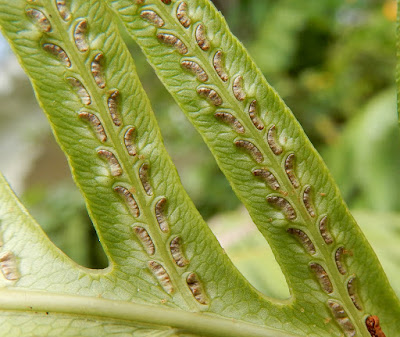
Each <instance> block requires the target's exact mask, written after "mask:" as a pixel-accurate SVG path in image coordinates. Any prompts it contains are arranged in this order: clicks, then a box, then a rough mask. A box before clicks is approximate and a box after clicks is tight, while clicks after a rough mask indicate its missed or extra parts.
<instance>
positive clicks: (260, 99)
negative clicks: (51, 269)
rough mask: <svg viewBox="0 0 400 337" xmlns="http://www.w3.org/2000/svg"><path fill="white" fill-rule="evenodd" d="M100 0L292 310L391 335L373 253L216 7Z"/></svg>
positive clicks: (388, 304)
mask: <svg viewBox="0 0 400 337" xmlns="http://www.w3.org/2000/svg"><path fill="white" fill-rule="evenodd" d="M109 2H110V4H111V5H112V6H113V8H114V9H115V11H116V12H117V13H118V15H119V16H120V18H121V20H122V21H123V22H124V24H125V26H126V28H127V30H128V32H129V33H130V34H131V36H132V37H133V38H134V39H135V40H136V41H137V42H138V44H139V45H140V46H141V48H142V49H143V51H144V53H145V54H146V56H147V58H148V60H149V61H150V63H151V64H152V65H153V67H154V68H155V70H156V72H157V74H158V76H159V77H160V79H161V81H162V82H163V83H164V84H165V86H166V87H167V88H168V90H169V91H170V92H171V94H172V96H173V97H174V98H175V100H176V101H177V102H178V104H179V105H180V107H181V108H182V109H183V111H184V112H185V113H186V114H187V116H188V118H189V120H190V121H191V122H192V123H193V125H194V126H195V127H196V128H197V130H198V131H199V132H200V134H201V135H202V136H203V138H204V140H205V142H206V143H207V144H208V146H209V148H210V150H211V151H212V153H213V154H214V156H215V158H216V160H217V162H218V164H219V166H220V167H221V169H222V171H223V172H224V174H225V175H226V176H227V178H228V180H229V181H230V183H231V185H232V187H233V189H234V191H235V193H236V194H237V195H238V197H239V198H240V199H241V201H242V202H243V203H244V204H245V206H246V207H247V209H248V211H249V213H250V215H251V217H252V219H253V221H254V222H255V224H256V225H257V226H258V228H259V230H260V231H261V233H262V234H263V235H264V236H265V237H266V238H267V240H268V242H269V243H270V245H271V248H272V250H273V251H274V253H275V256H276V259H277V261H278V262H279V264H280V265H281V267H282V270H283V273H284V274H285V276H286V279H287V282H288V284H289V287H290V289H291V292H292V294H293V303H292V307H293V308H294V310H295V311H296V312H298V313H300V312H301V313H302V312H304V316H303V317H307V318H306V319H307V320H308V319H309V320H310V322H313V323H314V324H317V325H319V326H321V323H322V322H323V321H324V320H326V319H327V318H328V317H329V320H333V321H334V322H336V324H338V326H340V329H341V330H342V333H343V332H344V333H345V334H346V335H349V336H353V335H363V336H368V335H369V333H368V331H367V329H366V324H365V319H366V317H367V316H368V315H375V314H376V315H378V316H379V317H380V320H381V322H382V326H383V327H384V330H385V331H387V333H388V334H390V331H391V333H393V334H395V331H398V329H399V326H398V324H399V323H397V322H396V319H395V317H398V316H399V313H400V311H399V310H400V307H399V302H398V299H397V297H396V296H395V294H394V292H393V290H392V289H391V287H390V285H389V283H388V281H387V278H386V276H385V274H384V272H383V270H382V268H381V267H380V264H379V262H378V259H377V258H376V256H375V254H374V252H373V251H372V249H371V247H370V246H369V244H368V242H367V241H366V239H365V237H364V236H363V234H362V233H361V231H360V229H359V228H358V226H357V224H356V223H355V221H354V219H353V218H352V216H351V215H350V213H349V211H348V210H347V207H346V206H345V204H344V202H343V200H342V198H341V196H340V193H339V190H338V188H337V187H336V185H335V183H334V182H333V180H332V178H331V176H330V174H329V172H328V170H327V168H326V166H325V164H324V163H323V161H322V159H321V158H320V156H319V155H318V153H317V152H316V151H315V149H314V148H313V146H312V144H311V143H310V142H309V140H308V139H307V137H306V135H305V134H304V132H303V131H302V129H301V127H300V125H299V124H298V122H297V121H296V120H295V118H294V117H293V115H292V113H291V112H290V110H289V109H288V107H287V106H286V105H285V104H284V103H283V101H282V100H281V99H280V97H279V96H278V94H277V93H276V92H275V91H274V90H273V89H272V88H271V87H270V86H269V84H268V83H267V82H266V80H265V79H264V77H263V76H262V74H261V73H260V71H259V70H258V69H257V67H256V66H255V65H254V63H253V61H252V60H251V58H250V57H249V56H248V55H247V52H246V51H245V49H244V47H243V46H242V45H241V44H240V42H239V41H238V40H237V39H236V38H235V37H233V36H232V34H231V33H230V31H229V29H228V27H227V25H226V23H225V21H224V19H223V18H222V16H221V15H220V14H219V13H218V12H217V11H216V9H215V8H214V7H213V6H212V5H211V4H210V3H209V2H208V1H205V0H193V1H187V2H184V1H171V2H170V1H168V3H167V2H162V1H156V0H149V1H146V2H145V3H143V2H136V3H135V2H132V1H127V0H109ZM144 12H151V13H153V14H152V15H153V16H154V17H157V18H160V20H162V22H163V25H157V24H156V23H155V22H154V20H148V18H146V17H144ZM149 21H150V22H149ZM355 280H356V281H355ZM355 285H357V290H355V288H356V286H355ZM355 293H357V294H355ZM310 302H312V303H314V304H316V303H317V302H319V303H321V306H318V305H317V304H316V306H317V307H318V309H315V307H314V309H311V308H309V307H308V305H309V304H310ZM316 311H317V312H316ZM339 311H340V312H341V311H344V313H343V314H339ZM342 316H343V317H342ZM331 335H335V334H334V333H332V334H331Z"/></svg>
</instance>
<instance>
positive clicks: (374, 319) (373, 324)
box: [365, 315, 386, 337]
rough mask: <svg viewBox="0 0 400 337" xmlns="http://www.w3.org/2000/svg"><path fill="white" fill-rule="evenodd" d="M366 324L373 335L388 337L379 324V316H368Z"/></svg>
mask: <svg viewBox="0 0 400 337" xmlns="http://www.w3.org/2000/svg"><path fill="white" fill-rule="evenodd" d="M365 325H366V326H367V329H368V332H369V333H370V335H371V336H372V337H386V335H385V334H384V333H383V331H382V329H381V327H380V326H379V318H378V316H372V315H371V316H368V317H367V319H366V320H365Z"/></svg>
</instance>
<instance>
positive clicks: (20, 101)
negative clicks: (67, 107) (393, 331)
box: [0, 0, 400, 297]
mask: <svg viewBox="0 0 400 337" xmlns="http://www.w3.org/2000/svg"><path fill="white" fill-rule="evenodd" d="M214 3H215V5H216V6H217V8H218V9H220V10H221V11H222V13H223V14H224V16H225V18H226V20H227V21H228V24H229V25H230V27H231V30H232V31H233V33H234V34H235V35H236V36H237V37H238V38H239V39H240V40H241V41H242V42H243V44H244V45H245V46H246V47H247V48H248V50H249V51H250V54H251V55H252V57H253V59H254V60H255V61H256V63H257V64H258V66H259V67H260V68H261V70H262V71H263V73H264V74H265V76H266V78H267V80H268V81H269V83H270V84H271V85H272V86H273V87H274V88H275V89H276V90H277V91H278V92H279V94H280V95H281V96H282V98H283V99H284V100H285V102H286V103H287V105H288V106H289V107H290V108H291V109H292V111H293V113H294V114H295V115H296V117H297V118H298V120H299V121H300V123H301V124H302V126H303V127H304V129H305V131H306V133H307V135H308V137H309V138H310V140H311V141H312V143H313V144H314V146H315V147H316V148H317V149H318V150H319V151H320V153H321V154H322V156H323V158H324V159H325V161H326V163H327V165H328V167H329V168H330V169H331V171H332V174H333V176H334V177H335V179H336V181H337V182H338V184H339V187H340V189H341V191H342V194H343V196H344V198H345V200H346V202H347V203H348V205H349V207H350V208H351V209H357V212H356V214H357V215H358V216H357V217H358V218H360V219H364V220H362V222H364V223H368V225H365V226H366V227H365V228H366V229H365V230H366V232H370V233H374V232H375V231H376V229H378V228H379V229H380V230H381V228H385V229H384V230H386V231H387V233H389V234H388V235H386V236H385V235H383V238H382V239H381V243H379V240H378V243H376V245H380V244H381V245H382V247H384V246H385V244H386V246H388V245H389V246H390V244H388V241H387V240H395V239H398V240H400V215H399V214H400V188H399V187H400V156H399V153H400V152H399V150H400V138H399V130H398V128H397V113H396V90H395V76H394V74H395V66H396V57H395V40H396V35H395V18H396V2H395V1H392V0H385V1H384V0H362V1H356V0H345V1H343V0H341V1H339V0H324V1H298V0H263V1H261V0H230V1H228V0H218V1H217V0H215V1H214ZM127 43H128V45H129V48H130V50H131V52H132V54H133V57H134V59H135V61H136V64H137V69H138V72H139V76H140V78H141V79H142V81H143V85H144V87H145V89H146V91H147V93H148V95H149V97H150V101H152V102H153V103H152V104H153V108H154V110H155V113H156V115H157V118H158V121H159V124H160V127H161V131H162V134H163V136H164V139H165V144H166V147H167V149H168V151H169V153H170V154H171V156H172V158H173V160H174V162H175V164H176V166H177V168H178V171H179V174H180V176H181V179H182V182H183V184H184V186H185V188H186V190H187V191H188V193H189V195H190V196H191V198H192V199H193V201H194V203H195V204H196V206H197V207H198V209H199V211H200V212H201V214H202V215H203V216H204V217H205V218H206V219H207V220H209V219H210V224H212V226H213V228H214V229H215V231H216V232H217V234H218V235H220V238H221V242H222V244H223V246H224V247H225V248H226V249H227V251H228V254H231V256H232V257H234V260H235V263H237V264H238V265H240V264H241V263H242V267H241V270H242V272H243V273H244V274H246V276H248V277H250V278H251V279H252V282H253V284H254V285H256V286H257V288H258V289H260V290H262V291H264V292H266V293H269V294H272V295H275V296H281V297H285V296H286V295H287V289H286V290H285V289H282V290H279V289H278V290H277V289H276V288H275V290H274V287H273V286H271V285H268V284H266V283H268V281H265V280H264V279H263V276H262V275H258V274H257V270H259V269H260V268H259V267H258V266H264V267H265V266H267V265H268V266H270V265H269V263H271V266H270V267H269V268H271V269H273V270H276V273H277V275H278V274H279V269H278V268H277V266H276V265H275V266H273V263H274V262H273V260H271V259H270V260H268V261H272V262H265V261H267V260H265V259H264V257H265V255H268V256H270V255H271V253H270V252H268V248H267V247H266V245H265V242H264V241H263V240H260V238H259V237H257V233H256V232H255V231H254V225H252V224H251V221H250V220H249V219H247V218H246V214H245V212H243V211H242V210H241V209H240V206H239V202H238V200H237V198H236V197H235V195H234V194H233V192H232V190H231V188H230V186H229V184H228V182H227V181H226V179H225V178H224V176H223V175H222V173H221V172H220V171H219V169H218V167H217V165H216V163H215V161H214V160H213V158H212V156H211V154H210V152H209V151H208V149H207V148H206V146H205V145H204V144H203V143H202V140H201V138H200V136H199V135H198V134H197V133H196V131H195V130H194V129H193V127H192V126H191V125H190V124H189V122H188V121H187V120H186V119H185V117H184V115H183V113H182V112H181V111H180V110H179V108H178V107H177V105H176V104H175V103H174V101H173V100H172V98H171V97H170V96H169V94H168V93H167V91H166V90H165V88H164V87H163V86H162V85H161V84H160V82H159V81H158V80H157V78H156V76H155V74H154V72H153V70H152V69H151V68H150V67H149V66H148V64H147V63H146V60H145V59H144V57H143V55H142V54H141V52H140V50H139V48H138V47H137V46H136V45H135V43H134V42H132V41H131V40H129V39H128V38H127ZM0 99H1V102H2V104H1V106H0V120H1V122H0V158H1V159H0V170H1V171H2V172H3V173H4V174H5V176H6V178H7V179H8V180H9V181H10V183H11V185H12V187H13V188H14V189H15V190H16V192H17V194H18V195H19V196H20V197H21V198H22V200H23V202H24V203H25V205H26V206H27V208H28V209H29V211H30V212H31V213H32V214H33V216H34V217H35V218H36V219H37V220H38V221H39V223H40V224H41V225H42V226H43V228H44V229H45V231H46V232H47V233H48V234H49V236H50V237H51V239H52V240H53V241H54V242H55V243H56V244H57V245H58V246H59V247H60V248H61V249H62V250H64V251H65V252H66V253H67V254H68V255H69V256H71V257H72V258H73V259H74V260H75V261H77V262H78V263H81V264H83V265H85V266H89V267H94V268H98V267H104V266H106V264H107V262H106V260H105V257H104V254H103V253H102V250H101V248H100V246H99V244H98V240H97V237H96V234H95V233H94V231H93V229H92V227H91V224H90V219H89V218H88V216H87V213H86V210H85V206H84V202H83V200H82V198H81V197H80V195H79V192H78V191H77V189H76V187H75V185H74V183H73V181H72V179H71V177H70V174H69V170H68V167H67V164H66V160H65V158H63V155H62V153H61V152H60V150H59V149H58V147H57V145H56V144H55V141H54V140H53V139H52V136H51V132H50V129H49V126H48V125H47V122H46V120H45V118H44V116H43V115H42V113H41V112H40V109H39V107H38V105H37V103H36V102H35V98H34V96H33V92H32V90H31V87H30V84H29V82H28V80H27V79H26V77H25V75H24V74H23V73H22V71H21V70H20V68H19V66H18V65H17V63H16V60H15V58H14V57H13V55H12V53H11V52H10V51H9V50H8V49H7V44H6V42H5V41H4V40H0ZM372 219H373V220H374V221H372ZM244 224H245V225H244ZM360 224H361V225H363V224H362V223H360ZM238 232H239V233H241V234H240V235H239V236H238V237H244V236H245V237H246V239H245V240H242V244H239V242H238V240H236V239H235V237H234V235H233V234H231V235H230V236H229V233H238ZM385 233H386V232H385ZM367 234H368V233H367ZM371 237H373V238H374V239H376V237H379V235H378V236H377V235H374V234H373V235H371ZM246 240H247V241H249V243H247V244H246V243H243V242H246ZM254 242H258V243H259V244H254ZM374 244H375V243H374ZM250 245H251V246H252V250H250V249H249V246H250ZM391 249H392V250H391V252H390V254H389V255H387V258H386V259H388V260H389V261H388V262H385V263H384V261H383V260H385V257H384V258H382V257H381V255H380V258H381V260H382V262H383V263H384V266H385V264H386V263H387V265H388V267H387V268H391V271H388V274H389V276H390V277H395V276H396V273H397V270H399V266H400V245H399V244H397V245H394V244H393V245H392V246H391ZM254 250H256V251H254ZM376 250H378V253H379V250H380V247H376ZM244 251H245V252H246V254H244V253H243V252H244ZM382 251H385V250H384V249H383V250H382ZM386 251H387V250H386ZM250 253H251V254H250ZM244 255H246V256H247V258H243V256H244ZM235 256H236V257H235ZM255 258H257V261H258V262H255V264H249V263H248V261H253V260H254V259H255ZM237 259H238V260H237ZM243 261H245V263H243ZM257 263H258V265H257ZM246 268H247V269H250V270H245V269H246ZM396 268H397V269H396ZM264 269H265V268H264ZM391 273H392V274H393V275H394V276H391ZM398 276H400V275H398ZM277 278H282V276H279V275H278V276H277ZM264 281H265V282H264ZM282 283H283V284H284V282H282ZM397 290H398V289H397Z"/></svg>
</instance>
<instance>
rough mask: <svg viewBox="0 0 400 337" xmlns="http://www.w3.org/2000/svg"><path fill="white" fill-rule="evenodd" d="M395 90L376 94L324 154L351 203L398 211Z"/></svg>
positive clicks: (399, 165)
mask: <svg viewBox="0 0 400 337" xmlns="http://www.w3.org/2000/svg"><path fill="white" fill-rule="evenodd" d="M399 154H400V133H399V129H398V126H397V118H396V90H395V89H394V88H392V89H390V90H387V91H384V92H382V93H380V94H378V95H376V96H375V97H374V98H373V99H371V100H370V102H369V103H368V104H367V106H366V107H365V109H363V110H361V111H359V113H358V114H357V115H356V116H354V117H353V118H352V119H351V120H350V121H349V122H348V123H347V124H346V127H345V128H344V130H343V133H342V135H341V137H340V139H339V141H338V142H336V143H335V144H334V145H333V146H331V147H329V148H327V149H326V150H325V151H324V153H323V155H324V158H325V160H326V162H327V164H328V166H329V168H330V170H331V173H332V174H333V176H334V177H335V180H336V182H337V183H338V184H339V188H340V190H341V192H342V194H343V196H344V198H345V199H346V200H347V201H348V203H349V204H350V207H352V208H354V207H356V208H364V209H368V210H370V211H380V212H382V211H385V212H390V211H397V212H400V189H399V186H400V174H399V173H400V155H399Z"/></svg>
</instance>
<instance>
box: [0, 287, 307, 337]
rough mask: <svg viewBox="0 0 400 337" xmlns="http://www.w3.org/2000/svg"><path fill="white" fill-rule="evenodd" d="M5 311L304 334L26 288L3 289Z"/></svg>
mask: <svg viewBox="0 0 400 337" xmlns="http://www.w3.org/2000/svg"><path fill="white" fill-rule="evenodd" d="M0 308H1V310H2V311H6V310H9V311H18V312H24V313H26V314H27V315H28V314H36V315H37V313H38V312H40V313H43V314H45V313H46V314H48V315H49V316H52V315H54V314H65V315H70V316H72V317H74V318H75V319H76V318H80V317H81V318H82V319H87V318H88V317H90V318H92V319H94V320H96V321H110V320H111V321H115V323H119V324H121V322H122V323H123V324H126V325H135V324H150V325H152V326H154V327H172V328H177V329H182V330H184V331H185V332H188V333H194V334H198V335H201V336H210V337H211V336H212V337H222V336H226V337H228V336H231V337H248V336H254V337H300V335H296V334H290V333H287V332H283V331H279V330H275V329H271V328H267V327H262V326H258V325H254V324H249V323H245V322H242V321H237V320H233V319H226V318H223V317H220V316H217V315H210V314H203V313H194V312H187V311H183V310H176V309H171V308H166V307H161V306H152V305H146V304H137V303H132V302H126V301H115V300H107V299H102V298H96V297H87V296H75V295H66V294H57V293H48V292H40V291H26V290H12V289H6V290H0Z"/></svg>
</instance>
